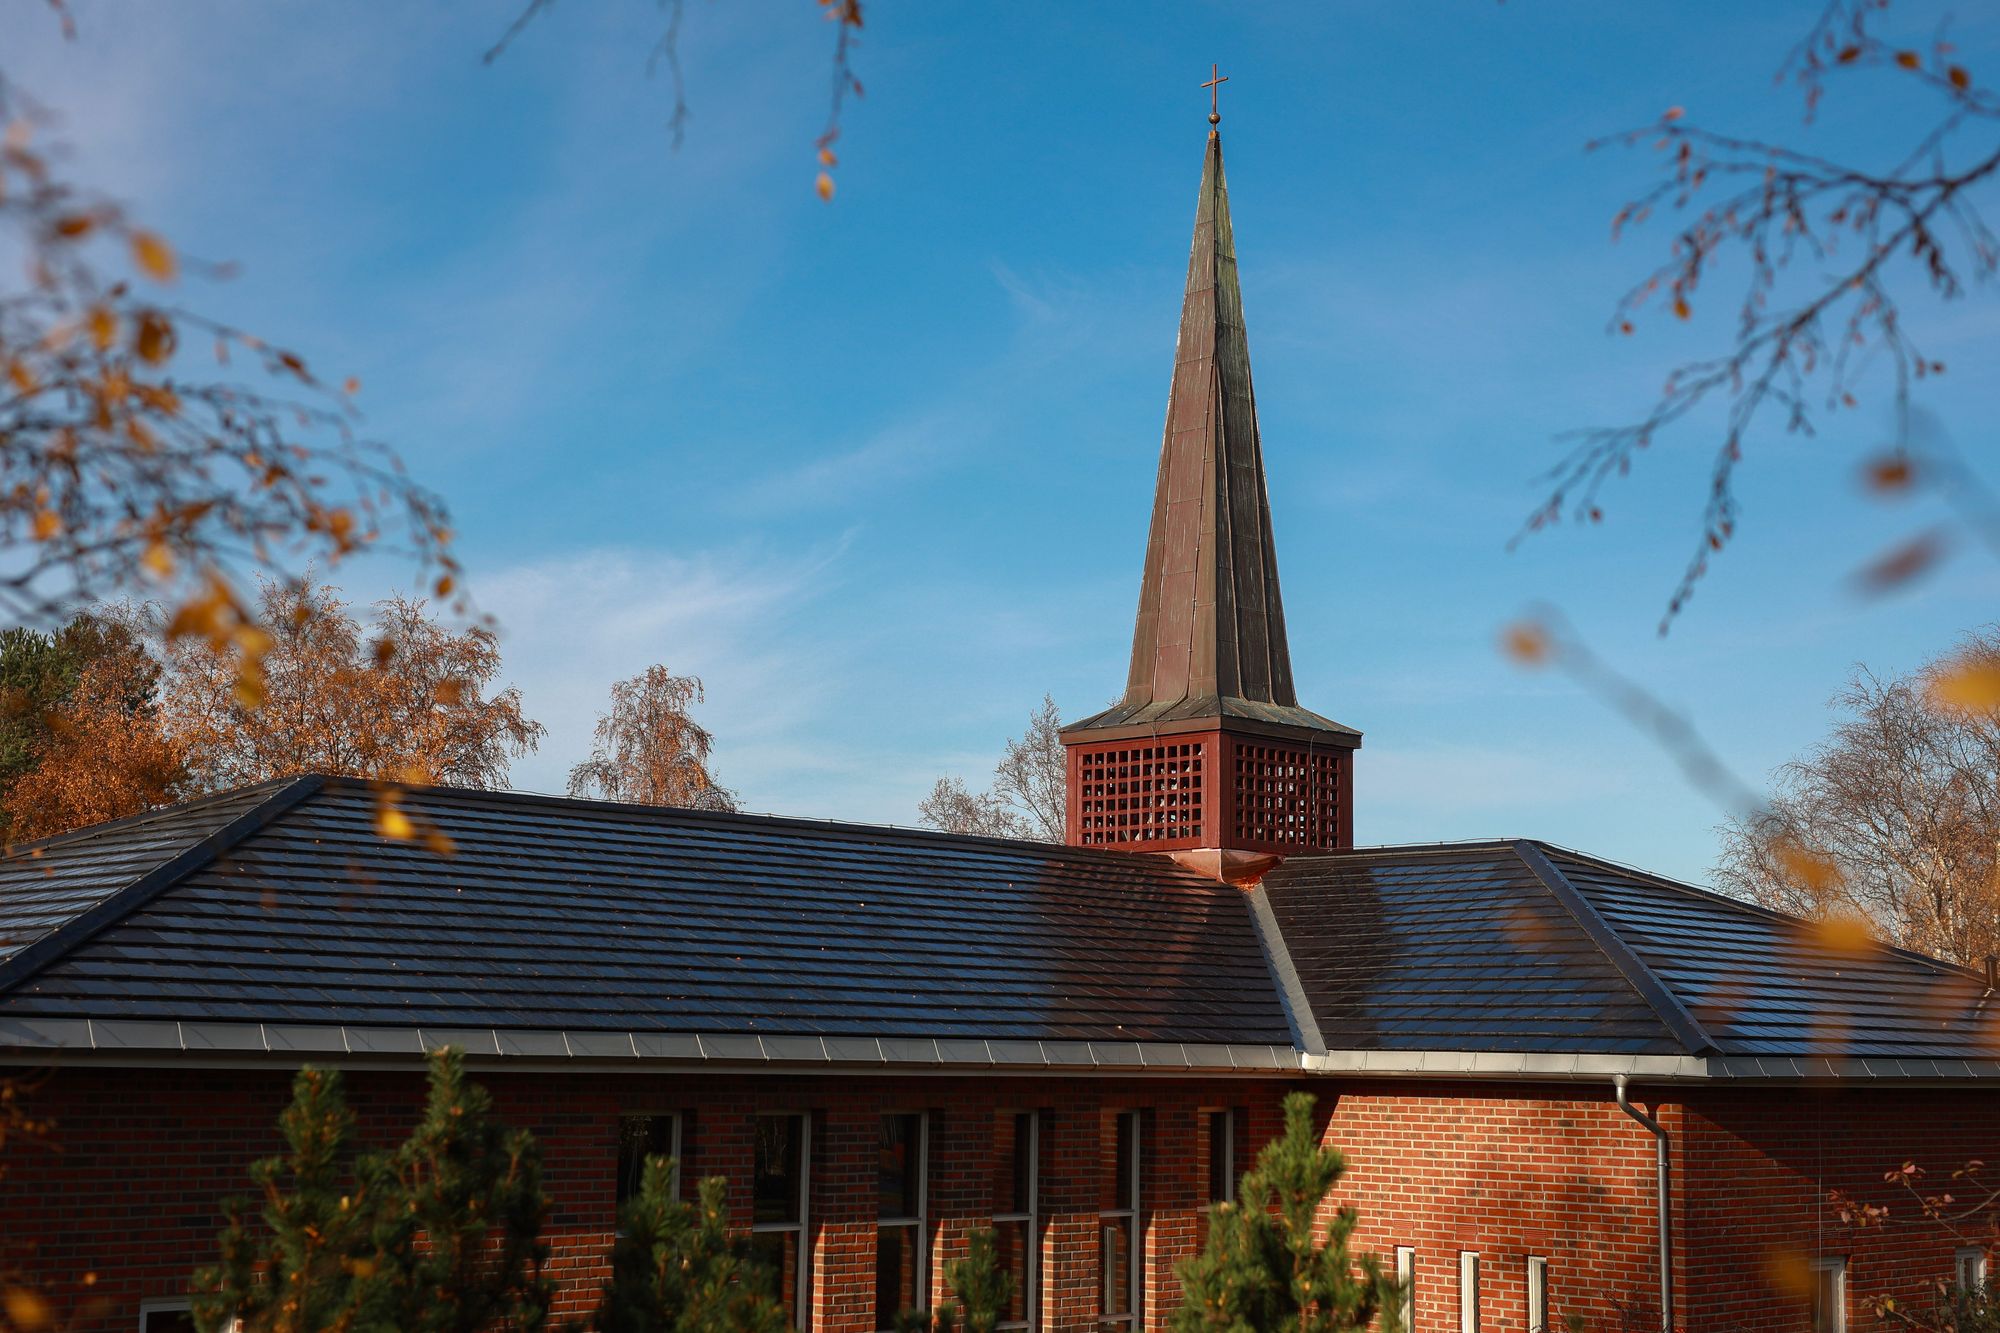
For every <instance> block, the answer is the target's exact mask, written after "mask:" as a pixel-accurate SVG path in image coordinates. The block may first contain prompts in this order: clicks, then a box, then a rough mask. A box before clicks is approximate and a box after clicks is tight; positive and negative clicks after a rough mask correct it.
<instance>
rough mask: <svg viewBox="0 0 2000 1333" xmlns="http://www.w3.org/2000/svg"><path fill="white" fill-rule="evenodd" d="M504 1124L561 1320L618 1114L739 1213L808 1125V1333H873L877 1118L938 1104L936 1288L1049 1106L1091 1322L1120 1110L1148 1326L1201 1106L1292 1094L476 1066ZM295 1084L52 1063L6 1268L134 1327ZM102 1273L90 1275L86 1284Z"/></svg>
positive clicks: (1070, 1263) (1028, 1081)
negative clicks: (1012, 1120) (539, 1177)
mask: <svg viewBox="0 0 2000 1333" xmlns="http://www.w3.org/2000/svg"><path fill="white" fill-rule="evenodd" d="M478 1077H479V1081H481V1082H483V1083H485V1084H486V1085H487V1086H488V1087H489V1088H490V1089H491V1090H492V1092H493V1094H494V1099H495V1102H496V1104H497V1106H498V1109H499V1112H500V1114H501V1116H502V1117H503V1118H504V1119H506V1120H507V1121H508V1122H509V1123H512V1124H518V1125H525V1126H527V1127H528V1128H529V1129H531V1130H532V1131H533V1132H534V1134H535V1137H536V1138H537V1139H538V1140H539V1141H540V1143H541V1146H542V1153H543V1178H544V1183H545V1185H546V1188H547V1190H548V1194H549V1198H550V1204H551V1218H550V1226H549V1229H548V1233H547V1234H548V1237H549V1239H550V1241H551V1244H552V1250H553V1268H554V1271H555V1273H556V1275H557V1277H558V1278H560V1279H561V1280H562V1281H563V1283H564V1290H563V1296H562V1299H561V1301H560V1303H559V1305H558V1311H559V1313H560V1314H562V1315H566V1316H574V1315H581V1314H583V1313H585V1312H586V1311H588V1310H589V1309H590V1308H591V1307H592V1306H593V1305H594V1303H595V1300H596V1296H597V1287H598V1284H599V1283H600V1282H601V1281H602V1279H603V1276H604V1271H605V1270H604V1261H605V1256H606V1254H607V1253H608V1251H609V1248H610V1244H611V1239H612V1226H613V1221H612V1212H613V1193H614V1188H615V1182H614V1170H613V1168H614V1166H615V1163H616V1154H617V1117H618V1116H619V1115H620V1114H623V1113H639V1112H653V1113H658V1112H665V1111H683V1112H688V1111H691V1112H692V1113H693V1114H692V1117H691V1119H690V1121H689V1122H688V1129H687V1135H686V1140H685V1142H684V1150H685V1156H686V1158H687V1162H686V1170H685V1171H684V1172H683V1180H684V1181H687V1182H689V1184H690V1187H691V1183H692V1181H693V1180H694V1179H695V1178H697V1177H699V1176H705V1175H722V1176H724V1177H726V1178H727V1179H728V1181H729V1192H730V1199H731V1202H732V1205H733V1206H734V1207H736V1208H738V1209H741V1210H744V1215H745V1216H746V1217H747V1209H748V1204H749V1196H750V1169H751V1161H752V1142H753V1140H752V1128H753V1125H752V1122H753V1116H754V1115H755V1113H757V1112H760V1111H764V1112H768V1111H780V1110H801V1111H810V1112H811V1113H812V1115H813V1149H812V1152H813V1156H812V1161H813V1167H812V1172H811V1182H812V1183H811V1195H810V1204H809V1225H810V1228H811V1235H812V1253H813V1268H814V1281H813V1302H812V1305H813V1327H814V1328H815V1330H818V1331H820V1333H869V1331H870V1330H872V1329H873V1328H874V1323H875V1321H874V1314H875V1310H874V1306H875V1267H874V1264H875V1226H876V1216H875V1208H876V1201H875V1192H874V1185H875V1181H874V1172H875V1162H876V1158H875V1152H876V1135H877V1132H878V1123H879V1117H880V1116H881V1115H882V1114H884V1113H885V1112H890V1111H929V1112H931V1113H932V1114H931V1119H930V1126H931V1135H932V1143H931V1151H930V1164H931V1174H930V1182H929V1183H930V1191H929V1215H930V1219H931V1223H932V1230H933V1234H934V1236H935V1237H936V1239H935V1242H934V1245H933V1261H932V1267H931V1273H932V1281H933V1290H934V1291H941V1290H942V1264H943V1262H944V1261H945V1260H946V1259H948V1258H951V1257H955V1256H956V1255H958V1254H962V1253H963V1252H964V1247H965V1237H966V1235H967V1233H968V1232H970V1231H971V1230H973V1229H975V1228H976V1227H978V1226H981V1225H983V1224H984V1222H985V1219H986V1217H987V1216H988V1215H990V1213H991V1212H992V1198H993V1192H992V1191H993V1172H992V1157H993V1152H994V1147H993V1144H994V1135H995V1128H994V1120H995V1116H996V1115H997V1114H998V1113H999V1112H1001V1111H1003V1110H1005V1111H1009V1112H1011V1111H1016V1110H1036V1111H1043V1112H1045V1113H1046V1115H1045V1119H1044V1123H1043V1129H1042V1134H1043V1143H1044V1161H1045V1163H1046V1167H1045V1171H1044V1174H1043V1178H1042V1189H1041V1212H1042V1217H1043V1223H1044V1240H1043V1250H1042V1254H1043V1273H1044V1280H1043V1311H1044V1316H1045V1319H1044V1326H1045V1327H1048V1328H1088V1327H1092V1326H1094V1324H1095V1319H1096V1315H1097V1288H1098V1250H1097V1246H1098V1235H1097V1222H1098V1219H1097V1211H1098V1208H1099V1198H1100V1183H1101V1180H1102V1177H1103V1165H1102V1162H1101V1158H1100V1146H1099V1126H1100V1117H1101V1115H1102V1113H1103V1112H1104V1110H1105V1109H1107V1108H1122V1107H1133V1108H1138V1109H1141V1110H1143V1111H1144V1112H1145V1115H1144V1117H1143V1124H1144V1153H1145V1156H1144V1159H1143V1160H1144V1165H1145V1189H1144V1198H1143V1204H1144V1208H1145V1212H1146V1220H1147V1226H1146V1228H1145V1233H1144V1243H1145V1254H1146V1295H1147V1302H1146V1314H1147V1319H1146V1324H1147V1327H1148V1329H1151V1330H1158V1329H1161V1328H1163V1327H1164V1319H1165V1312H1166V1310H1167V1309H1168V1307H1169V1304H1170V1303H1171V1302H1172V1301H1173V1300H1174V1299H1175V1295H1176V1293H1177V1290H1178V1288H1177V1286H1176V1285H1175V1283H1174V1281H1173V1277H1172V1267H1173V1265H1174V1264H1175V1263H1176V1262H1178V1261H1179V1260H1180V1259H1181V1258H1183V1257H1185V1256H1186V1255H1187V1254H1189V1253H1192V1252H1193V1250H1194V1249H1195V1247H1196V1246H1198V1245H1199V1243H1200V1223H1199V1217H1198V1214H1199V1211H1200V1208H1201V1206H1202V1204H1203V1203H1204V1201H1205V1198H1206V1190H1207V1181H1208V1164H1207V1156H1206V1154H1207V1139H1206V1136H1205V1135H1204V1134H1203V1133H1202V1132H1201V1123H1200V1118H1199V1115H1198V1111H1199V1108H1202V1107H1210V1106H1241V1107H1246V1108H1249V1112H1250V1115H1251V1118H1252V1119H1253V1120H1254V1122H1255V1123H1256V1124H1257V1125H1258V1126H1260V1132H1264V1131H1268V1130H1270V1129H1272V1128H1274V1127H1275V1125H1276V1123H1277V1114H1276V1110H1275V1107H1276V1104H1277V1100H1278V1098H1279V1097H1280V1096H1281V1095H1282V1093H1283V1091H1284V1088H1283V1085H1281V1084H1279V1083H1278V1082H1276V1081H1271V1082H1258V1083H1253V1082H1244V1081H1240V1080H1213V1081H1208V1082H1198V1081H1192V1080H1188V1081H1165V1080H1162V1081H1154V1080H1137V1079H1091V1078H1077V1079H1048V1078H979V1077H950V1078H903V1077H869V1076H857V1077H840V1078H827V1077H787V1076H747V1075H746V1076H730V1077H720V1076H706V1075H683V1076H677V1075H639V1074H629V1075H604V1074H597V1075H565V1074H533V1075H528V1074H504V1073H502V1074H491V1075H479V1076H478ZM288 1095H289V1075H287V1074H284V1073H279V1072H263V1071H220V1070H207V1071H196V1070H185V1071H176V1070H86V1069H69V1070H63V1071H59V1072H58V1073H56V1074H55V1075H54V1076H53V1077H52V1078H51V1079H50V1080H49V1081H48V1082H47V1083H46V1085H45V1086H44V1087H43V1088H42V1089H41V1091H40V1092H39V1093H38V1094H37V1095H36V1098H35V1106H36V1111H37V1113H38V1114H42V1115H46V1116H49V1117H52V1118H54V1119H55V1121H56V1122H57V1125H56V1129H55V1132H54V1135H53V1145H52V1147H53V1150H51V1151H44V1150H41V1149H39V1148H34V1147H23V1146H20V1145H9V1147H8V1149H7V1164H8V1171H7V1174H6V1175H5V1176H4V1177H0V1259H4V1258H6V1257H9V1256H11V1255H16V1254H20V1253H21V1251H22V1247H23V1246H24V1245H27V1244H32V1246H33V1250H34V1252H33V1254H32V1255H31V1256H29V1257H28V1258H27V1261H26V1267H27V1271H28V1272H29V1273H30V1274H31V1275H32V1276H33V1278H34V1280H35V1282H36V1284H37V1285H38V1286H41V1287H43V1288H44V1289H46V1290H48V1291H49V1292H50V1293H51V1294H52V1296H53V1297H54V1300H55V1305H56V1308H57V1310H58V1311H59V1312H69V1311H76V1312H80V1313H81V1314H82V1315H83V1317H82V1318H80V1319H79V1320H78V1322H77V1325H76V1327H78V1328H80V1329H107V1330H111V1329H115V1330H121V1331H124V1330H130V1329H132V1328H133V1327H135V1326H136V1323H137V1312H138V1308H139V1303H140V1302H141V1301H142V1300H149V1299H156V1298H160V1297H171V1296H173V1295H175V1294H176V1293H179V1292H184V1291H185V1289H186V1283H187V1279H188V1274H189V1272H190V1270H192V1269H193V1268H194V1267H195V1266H196V1265H197V1264H200V1263H204V1262H208V1261H210V1260H212V1258H213V1256H214V1254H215V1237H216V1232H217V1231H218V1229H219V1228H220V1225H221V1221H220V1216H221V1203H222V1200H223V1199H224V1198H226V1197H227V1196H229V1195H231V1194H242V1193H245V1192H247V1189H248V1176H247V1167H248V1165H249V1163H250V1162H251V1161H252V1160H253V1159H255V1158H257V1157H260V1156H265V1155H269V1154H271V1153H275V1152H278V1151H279V1150H280V1148H281V1146H282V1145H281V1143H280V1140H279V1138H278V1134H277V1129H276V1123H277V1117H278V1113H279V1111H280V1110H281V1109H282V1108H283V1106H284V1104H285V1101H286V1100H287V1097H288ZM348 1095H349V1101H350V1102H351V1103H352V1104H353V1106H354V1108H355V1110H356V1113H357V1116H358V1118H359V1120H360V1123H361V1132H362V1136H363V1137H364V1138H365V1139H366V1140H368V1141H371V1142H374V1143H388V1142H391V1141H393V1140H394V1139H396V1138H398V1137H400V1136H401V1135H402V1134H403V1133H406V1132H407V1130H408V1128H409V1126H410V1125H411V1124H413V1123H414V1120H415V1116H416V1110H417V1105H418V1099H419V1097H420V1095H421V1080H420V1078H419V1077H417V1076H414V1075H392V1074H382V1073H368V1072H350V1074H349V1075H348ZM87 1274H89V1275H94V1279H93V1280H92V1281H91V1283H90V1285H89V1286H87V1287H86V1286H85V1285H84V1279H85V1276H86V1275H87Z"/></svg>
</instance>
